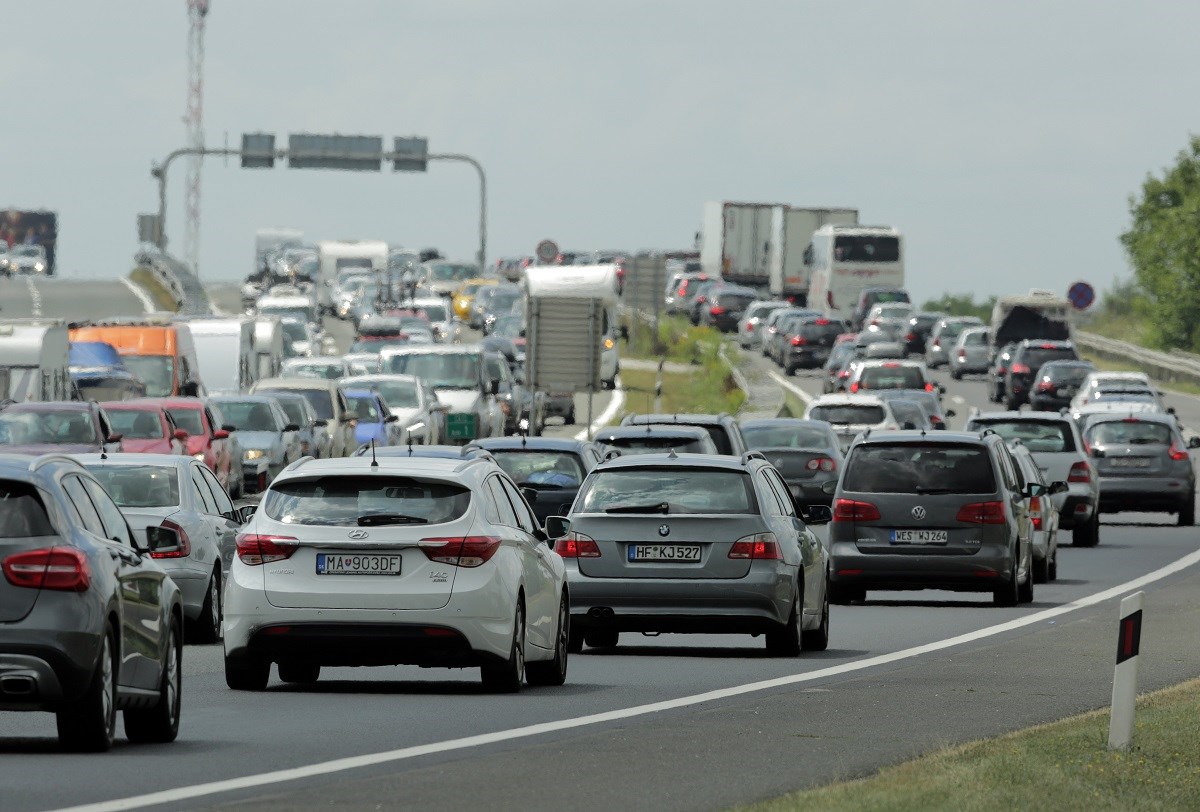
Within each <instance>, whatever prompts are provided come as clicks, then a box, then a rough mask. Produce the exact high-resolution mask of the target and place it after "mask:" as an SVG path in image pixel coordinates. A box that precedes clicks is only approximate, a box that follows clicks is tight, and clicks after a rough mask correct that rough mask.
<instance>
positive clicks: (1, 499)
mask: <svg viewBox="0 0 1200 812" xmlns="http://www.w3.org/2000/svg"><path fill="white" fill-rule="evenodd" d="M53 535H54V528H53V527H52V526H51V525H50V517H49V516H47V515H46V506H45V505H44V504H42V498H41V497H40V496H39V495H38V492H37V488H35V487H34V486H33V485H30V484H29V483H27V482H15V481H13V480H7V479H3V480H0V539H25V538H35V537H39V536H53Z"/></svg>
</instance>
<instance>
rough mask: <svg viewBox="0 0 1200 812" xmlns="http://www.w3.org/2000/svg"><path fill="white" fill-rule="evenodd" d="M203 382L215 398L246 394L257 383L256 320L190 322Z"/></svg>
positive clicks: (190, 320)
mask: <svg viewBox="0 0 1200 812" xmlns="http://www.w3.org/2000/svg"><path fill="white" fill-rule="evenodd" d="M187 324H188V327H190V328H191V331H192V346H193V347H195V348H196V360H197V362H198V363H199V364H200V379H201V380H202V381H204V386H205V388H206V389H207V390H208V392H209V394H212V395H236V394H240V393H242V392H246V391H248V390H249V389H250V387H251V386H252V385H253V384H254V382H255V381H256V380H258V378H259V375H258V365H257V363H256V361H255V347H254V338H255V335H254V334H255V321H254V319H250V318H238V317H235V318H220V319H189V320H188V322H187Z"/></svg>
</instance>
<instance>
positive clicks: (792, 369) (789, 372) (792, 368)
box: [783, 364, 799, 378]
mask: <svg viewBox="0 0 1200 812" xmlns="http://www.w3.org/2000/svg"><path fill="white" fill-rule="evenodd" d="M797 369H799V367H798V366H796V365H795V364H788V365H787V366H785V367H784V368H783V374H784V375H785V376H787V377H788V378H790V377H792V376H793V375H795V374H796V370H797Z"/></svg>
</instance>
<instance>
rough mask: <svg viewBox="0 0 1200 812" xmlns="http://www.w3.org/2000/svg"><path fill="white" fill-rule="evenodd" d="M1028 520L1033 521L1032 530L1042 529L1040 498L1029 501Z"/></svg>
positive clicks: (1035, 497)
mask: <svg viewBox="0 0 1200 812" xmlns="http://www.w3.org/2000/svg"><path fill="white" fill-rule="evenodd" d="M1029 518H1030V519H1032V520H1033V529H1034V530H1041V529H1042V498H1041V497H1040V496H1034V497H1031V498H1030V499H1029Z"/></svg>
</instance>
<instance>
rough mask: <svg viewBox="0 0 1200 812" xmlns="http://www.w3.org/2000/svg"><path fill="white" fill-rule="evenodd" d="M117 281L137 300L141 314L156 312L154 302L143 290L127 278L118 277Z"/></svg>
mask: <svg viewBox="0 0 1200 812" xmlns="http://www.w3.org/2000/svg"><path fill="white" fill-rule="evenodd" d="M119 281H120V282H121V284H122V285H124V286H125V287H127V288H129V292H130V293H132V294H133V295H134V296H135V297H136V298H137V300H138V301H139V302H141V303H142V312H143V313H153V312H154V311H155V310H157V308H156V307H155V306H154V300H153V299H151V298H150V294H149V293H146V290H145V288H143V287H142V286H141V285H139V284H138V283H136V282H134V281H133V280H132V279H130V278H129V277H127V276H122V277H120V280H119Z"/></svg>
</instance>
